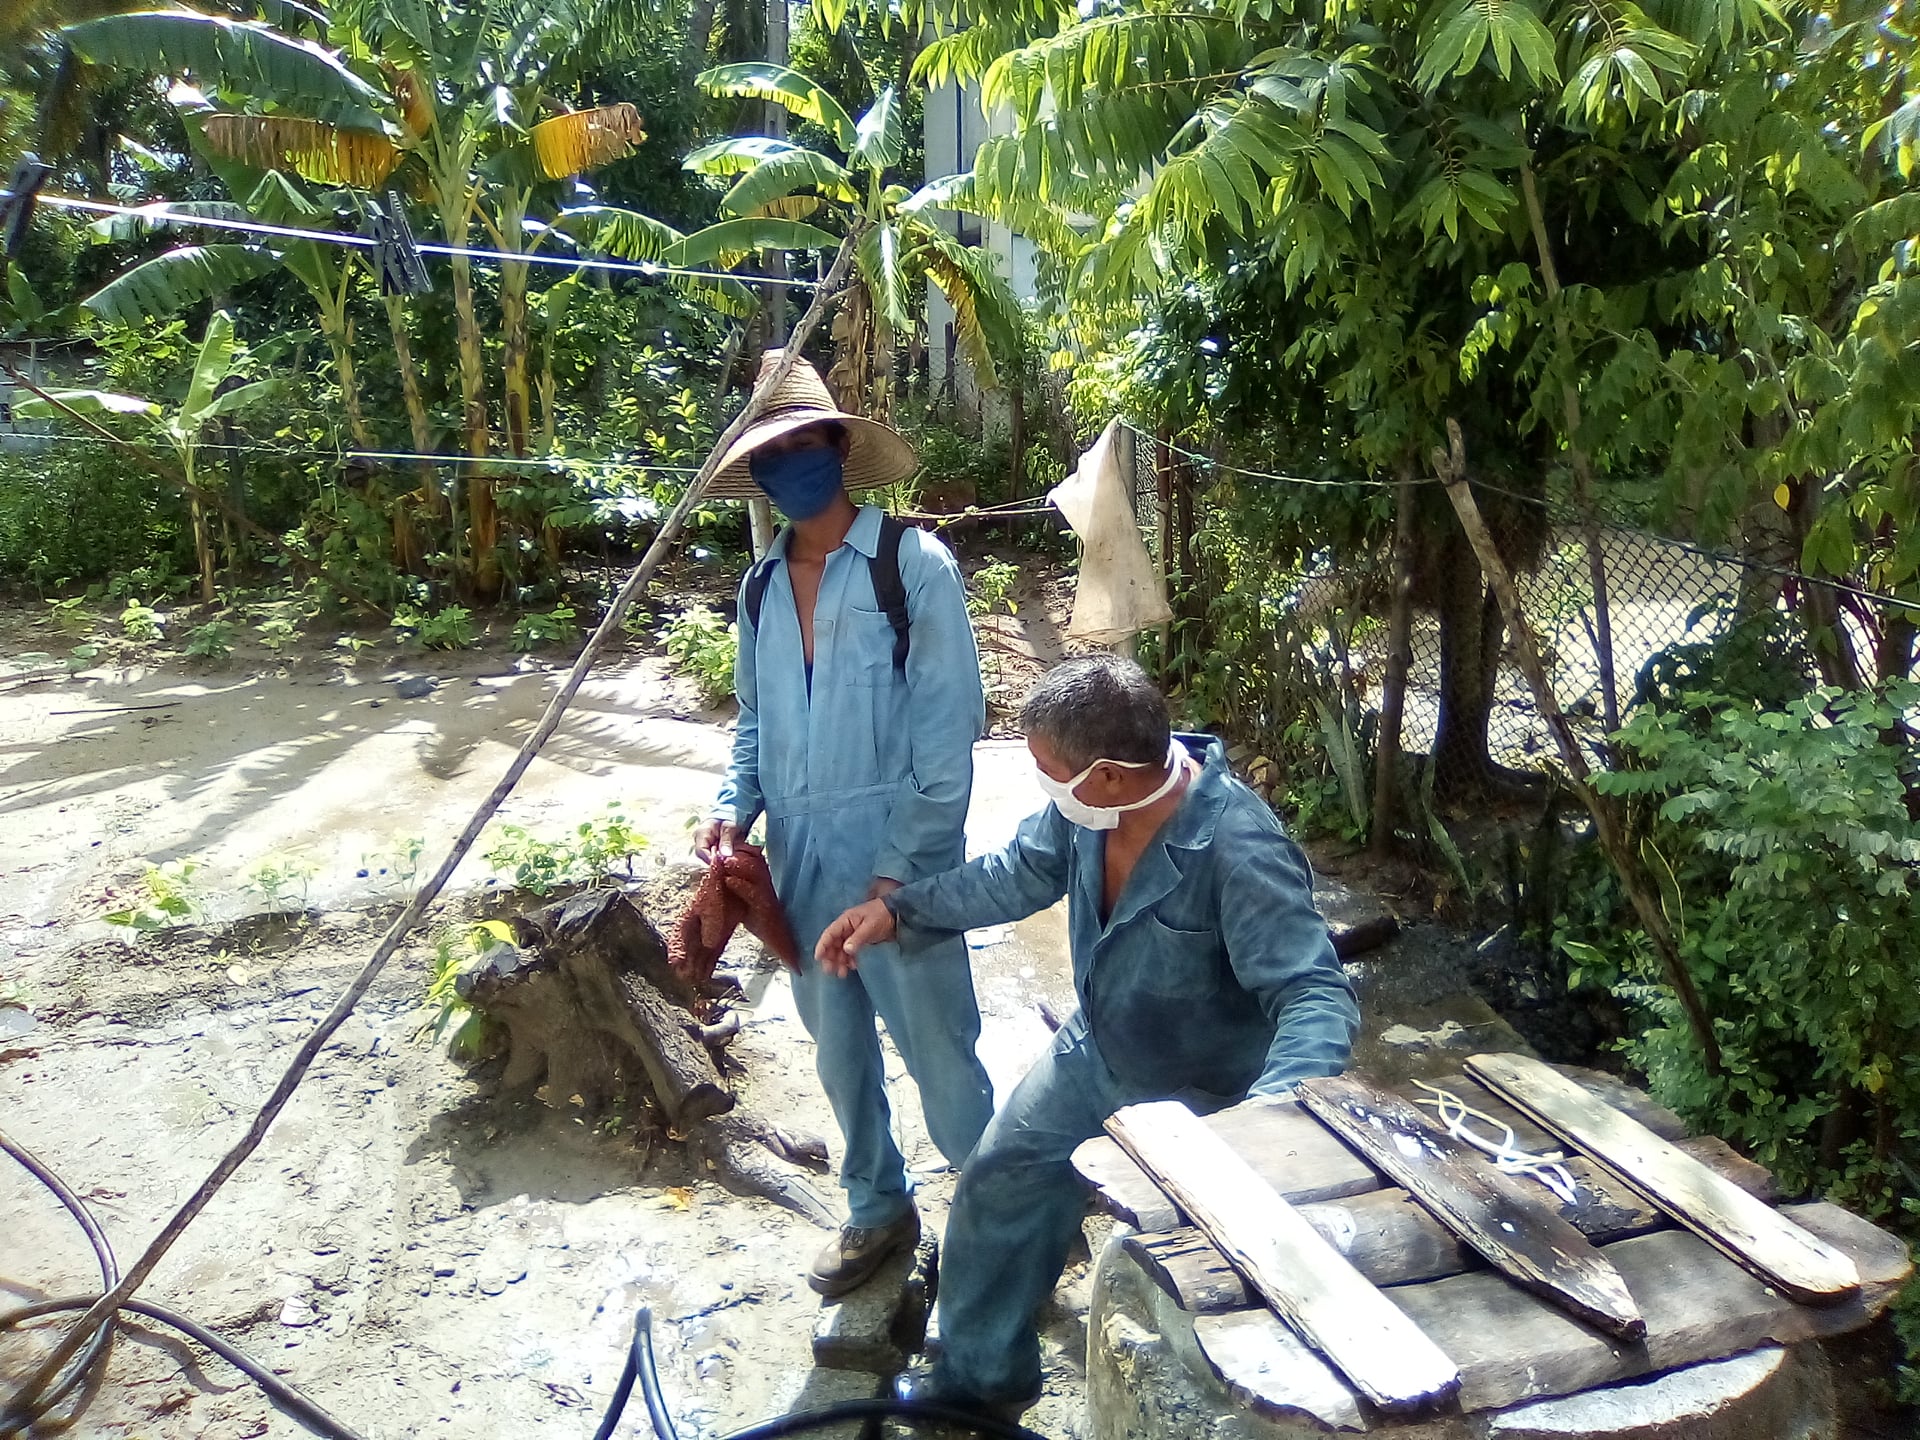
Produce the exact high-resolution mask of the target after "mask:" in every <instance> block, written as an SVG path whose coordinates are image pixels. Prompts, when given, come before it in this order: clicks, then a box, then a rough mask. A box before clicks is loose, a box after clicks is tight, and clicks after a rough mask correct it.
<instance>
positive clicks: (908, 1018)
mask: <svg viewBox="0 0 1920 1440" xmlns="http://www.w3.org/2000/svg"><path fill="white" fill-rule="evenodd" d="M816 909H818V910H820V911H821V913H819V914H813V913H808V912H810V911H813V910H816ZM827 909H831V910H832V913H831V914H827V913H825V911H826V910H827ZM839 914H840V910H839V909H838V908H833V907H816V906H811V905H807V904H804V903H801V904H793V905H789V906H788V916H789V918H790V919H791V920H792V921H793V928H794V932H795V938H797V939H798V940H799V942H800V952H801V963H802V967H803V968H802V970H801V972H800V974H798V975H796V976H795V977H794V980H793V995H794V1001H795V1003H796V1005H797V1006H798V1008H799V1011H800V1020H801V1023H802V1024H804V1025H805V1026H806V1027H807V1033H808V1034H809V1035H811V1036H812V1037H813V1039H814V1044H815V1047H816V1052H815V1065H816V1068H817V1069H818V1071H819V1074H820V1088H821V1089H823V1090H825V1091H826V1093H827V1103H828V1104H830V1105H831V1106H832V1107H833V1116H834V1119H835V1120H836V1121H837V1122H838V1123H839V1126H840V1137H841V1140H842V1141H843V1142H844V1143H843V1149H842V1151H841V1155H840V1185H841V1188H842V1189H844V1190H845V1191H846V1192H847V1212H848V1213H847V1223H848V1224H850V1225H859V1226H863V1227H867V1228H872V1227H875V1226H880V1225H885V1224H888V1223H889V1222H891V1221H894V1220H897V1219H899V1218H900V1217H901V1216H902V1215H904V1214H905V1213H906V1212H907V1208H908V1206H909V1205H910V1204H911V1203H912V1202H911V1201H910V1200H909V1199H908V1198H907V1164H906V1161H905V1159H904V1158H902V1156H901V1154H900V1148H899V1146H897V1145H895V1144H894V1143H893V1127H892V1123H891V1122H892V1113H893V1112H892V1110H891V1109H890V1108H889V1106H888V1104H887V1090H886V1072H885V1068H884V1060H883V1057H882V1055H881V1051H880V1036H879V1032H878V1030H877V1029H876V1028H875V1025H874V1016H875V1015H876V1014H877V1015H878V1016H879V1017H880V1018H881V1019H882V1020H885V1021H886V1022H887V1033H888V1034H889V1035H890V1036H892V1037H893V1043H894V1045H895V1047H896V1048H898V1050H899V1051H900V1058H901V1059H903V1060H904V1061H906V1063H907V1073H908V1074H909V1075H911V1076H913V1080H914V1084H916V1085H917V1086H919V1087H920V1108H921V1110H922V1112H923V1113H924V1114H925V1115H926V1119H927V1133H928V1134H929V1135H931V1136H932V1137H933V1143H934V1144H935V1145H937V1146H939V1147H940V1153H941V1154H942V1155H944V1156H946V1157H947V1160H948V1162H949V1163H951V1164H953V1165H955V1166H959V1165H961V1164H963V1163H965V1161H966V1159H967V1157H968V1156H969V1155H971V1154H972V1153H973V1149H974V1146H975V1145H976V1144H977V1143H978V1142H979V1139H980V1133H981V1132H982V1131H983V1130H985V1129H986V1128H987V1120H988V1118H989V1117H990V1116H991V1115H992V1114H993V1084H992V1082H991V1081H990V1080H989V1079H988V1078H987V1072H986V1067H985V1066H983V1065H982V1064H981V1063H980V1057H979V1055H978V1054H977V1053H976V1051H975V1043H976V1042H977V1041H978V1040H979V1038H980V1008H979V1005H978V1003H977V1001H976V1000H975V997H974V993H973V972H972V969H971V968H970V966H969V963H968V959H967V946H966V942H965V941H964V940H963V939H960V938H958V937H956V938H954V939H953V940H951V941H945V942H942V943H941V944H939V945H936V946H933V947H931V948H929V949H926V950H920V951H916V952H915V953H914V955H913V957H912V958H911V959H903V958H902V957H901V955H900V951H899V948H898V947H897V946H894V945H874V946H870V947H869V948H867V949H865V950H863V951H861V952H860V968H859V969H857V970H855V971H854V972H853V973H852V974H851V975H848V976H846V977H844V978H836V977H834V976H832V975H829V974H827V973H826V972H825V971H823V970H822V969H821V968H820V966H819V964H818V962H816V961H815V960H814V958H813V947H814V945H815V943H816V942H817V941H818V940H819V938H820V934H821V932H822V931H823V930H824V929H825V928H826V927H827V925H828V923H830V922H831V921H832V920H833V919H835V918H836V917H837V916H838V915H839Z"/></svg>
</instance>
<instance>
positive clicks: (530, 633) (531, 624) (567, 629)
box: [513, 605, 580, 650]
mask: <svg viewBox="0 0 1920 1440" xmlns="http://www.w3.org/2000/svg"><path fill="white" fill-rule="evenodd" d="M579 637H580V626H579V624H578V622H577V621H576V620H575V618H574V610H573V607H572V606H571V605H556V606H554V607H553V609H551V610H548V611H545V612H544V613H542V612H540V611H533V612H530V613H528V614H526V615H522V616H521V617H520V618H519V619H518V620H516V621H515V622H514V625H513V648H514V649H516V650H538V649H539V648H540V647H541V646H543V645H566V644H570V643H571V642H573V641H574V640H577V639H578V638H579Z"/></svg>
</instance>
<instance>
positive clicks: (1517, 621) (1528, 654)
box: [1433, 420, 1721, 1075]
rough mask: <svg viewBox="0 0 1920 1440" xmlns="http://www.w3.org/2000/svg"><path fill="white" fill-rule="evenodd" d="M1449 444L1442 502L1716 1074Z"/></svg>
mask: <svg viewBox="0 0 1920 1440" xmlns="http://www.w3.org/2000/svg"><path fill="white" fill-rule="evenodd" d="M1447 441H1448V445H1449V449H1448V450H1439V449H1436V450H1435V451H1434V452H1433V468H1434V472H1435V473H1436V474H1437V475H1439V476H1440V478H1441V480H1442V482H1444V484H1445V485H1446V487H1447V499H1449V500H1450V501H1452V502H1453V508H1454V513H1455V514H1457V515H1458V516H1459V517H1460V528H1461V529H1462V530H1464V531H1466V533H1467V540H1468V542H1469V543H1471V544H1472V546H1473V553H1474V554H1475V555H1476V556H1477V557H1478V558H1479V560H1480V568H1481V569H1482V570H1483V571H1485V572H1486V576H1487V583H1488V584H1489V585H1491V586H1492V587H1493V593H1494V597H1495V599H1496V600H1498V602H1499V605H1500V610H1501V613H1502V614H1503V615H1504V616H1505V617H1506V621H1507V632H1508V633H1509V634H1510V635H1511V636H1512V637H1513V648H1514V654H1515V658H1516V659H1518V661H1519V662H1520V671H1521V673H1522V674H1523V675H1525V676H1526V679H1527V687H1528V688H1529V689H1530V690H1532V691H1533V703H1534V705H1535V707H1536V708H1537V709H1538V710H1539V712H1540V718H1541V719H1542V720H1544V721H1545V722H1546V726H1547V731H1548V733H1549V734H1551V735H1552V736H1553V743H1554V747H1555V748H1556V749H1558V750H1559V752H1560V761H1561V763H1562V764H1563V765H1565V766H1566V767H1567V777H1568V783H1569V784H1571V785H1572V787H1573V790H1574V793H1575V794H1576V795H1578V796H1579V797H1580V801H1581V803H1582V804H1584V805H1585V806H1586V807H1587V811H1588V813H1589V814H1591V815H1592V816H1593V824H1594V829H1595V830H1596V831H1597V832H1598V834H1599V837H1600V848H1601V849H1603V850H1604V851H1606V854H1607V859H1609V860H1610V861H1612V862H1613V868H1614V871H1615V872H1616V873H1617V874H1618V875H1619V876H1620V884H1621V887H1622V888H1623V889H1625V891H1626V892H1627V898H1628V899H1629V900H1630V901H1632V903H1633V909H1634V913H1635V914H1636V915H1638V916H1639V917H1640V924H1641V927H1642V928H1643V929H1644V930H1645V931H1646V932H1647V938H1648V939H1649V940H1651V941H1653V948H1654V949H1655V950H1656V951H1657V952H1658V953H1659V956H1660V962H1661V965H1662V967H1663V968H1664V969H1665V970H1666V973H1667V981H1668V983H1669V984H1671V985H1672V986H1673V990H1674V993H1675V994H1676V995H1677V996H1679V998H1680V1005H1681V1008H1682V1009H1684V1010H1685V1011H1686V1013H1687V1023H1688V1024H1689V1025H1690V1026H1691V1027H1692V1029H1693V1036H1694V1039H1695V1040H1696V1041H1698V1042H1699V1045H1700V1050H1701V1053H1702V1054H1703V1055H1704V1056H1705V1058H1706V1062H1707V1069H1708V1070H1710V1071H1712V1072H1713V1073H1714V1074H1716V1075H1718V1074H1720V1073H1721V1064H1720V1042H1719V1041H1718V1040H1717V1039H1715V1038H1714V1033H1713V1022H1712V1020H1710V1019H1709V1018H1708V1016H1707V1009H1706V1006H1705V1004H1703V1003H1702V1001H1701V999H1700V992H1699V990H1697V989H1696V988H1695V987H1694V983H1693V977H1692V976H1691V975H1689V974H1688V973H1687V968H1686V964H1685V962H1684V961H1682V959H1681V958H1680V947H1679V946H1678V944H1676V943H1675V941H1674V938H1673V929H1672V927H1671V926H1670V925H1669V924H1668V923H1667V916H1666V912H1665V911H1664V910H1662V909H1661V908H1660V894H1659V891H1658V889H1657V888H1656V887H1655V885H1654V883H1653V881H1652V880H1651V878H1649V876H1648V875H1647V873H1646V870H1645V868H1644V867H1643V866H1642V865H1641V863H1640V859H1639V856H1637V855H1636V854H1635V853H1634V851H1633V847H1632V846H1631V845H1629V844H1628V843H1627V834H1626V827H1625V825H1624V824H1623V823H1622V821H1621V818H1620V813H1619V811H1618V809H1617V808H1616V807H1615V806H1614V804H1613V801H1612V797H1610V796H1606V795H1602V794H1601V793H1600V792H1599V791H1598V790H1595V789H1594V788H1593V782H1592V775H1593V770H1592V767H1591V766H1589V765H1588V764H1587V757H1586V756H1585V754H1583V753H1582V752H1581V749H1580V742H1579V740H1578V739H1577V738H1576V737H1575V736H1574V733H1573V727H1572V726H1571V725H1569V724H1568V723H1567V717H1566V715H1565V714H1563V713H1562V712H1561V709H1560V703H1559V701H1557V700H1556V699H1555V698H1554V695H1553V687H1552V686H1551V685H1550V684H1548V683H1547V667H1546V666H1545V665H1544V664H1542V663H1541V660H1540V647H1539V645H1538V643H1537V642H1536V641H1535V640H1534V636H1533V627H1532V626H1531V625H1530V624H1528V623H1527V617H1526V614H1525V613H1524V612H1523V611H1522V610H1521V608H1520V595H1519V592H1518V591H1516V590H1515V589H1514V587H1513V576H1512V575H1511V574H1509V573H1508V571H1507V563H1506V561H1504V560H1502V559H1501V558H1500V552H1499V550H1498V549H1496V548H1495V547H1494V543H1493V536H1492V535H1491V534H1489V533H1488V531H1487V522H1486V521H1485V519H1483V518H1482V517H1481V514H1480V506H1479V503H1478V502H1477V501H1475V499H1474V498H1473V491H1472V490H1471V489H1470V488H1469V487H1468V485H1467V481H1466V470H1467V447H1466V443H1465V441H1463V440H1462V439H1461V436H1460V426H1459V425H1458V424H1457V423H1456V422H1455V421H1453V420H1448V421H1447Z"/></svg>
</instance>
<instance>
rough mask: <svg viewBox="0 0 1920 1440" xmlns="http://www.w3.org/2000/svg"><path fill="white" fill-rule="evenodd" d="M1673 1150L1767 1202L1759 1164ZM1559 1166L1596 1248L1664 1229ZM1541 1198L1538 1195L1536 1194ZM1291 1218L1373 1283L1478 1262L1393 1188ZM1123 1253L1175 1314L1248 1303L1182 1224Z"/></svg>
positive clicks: (1211, 1252)
mask: <svg viewBox="0 0 1920 1440" xmlns="http://www.w3.org/2000/svg"><path fill="white" fill-rule="evenodd" d="M1115 1148H1116V1150H1117V1149H1118V1147H1115ZM1680 1148H1681V1149H1683V1150H1685V1151H1686V1152H1687V1153H1688V1154H1690V1155H1692V1156H1693V1157H1694V1158H1695V1159H1697V1160H1700V1161H1701V1162H1702V1163H1703V1164H1705V1165H1707V1166H1709V1167H1710V1168H1712V1169H1714V1170H1716V1171H1718V1172H1719V1173H1720V1174H1722V1175H1724V1176H1726V1177H1727V1179H1729V1180H1731V1181H1733V1182H1734V1183H1735V1184H1736V1185H1738V1186H1740V1188H1741V1189H1743V1190H1745V1191H1746V1192H1747V1193H1748V1194H1750V1195H1756V1196H1758V1197H1759V1198H1760V1199H1762V1200H1770V1199H1771V1198H1772V1197H1773V1193H1774V1184H1773V1176H1772V1175H1771V1174H1770V1173H1769V1172H1768V1171H1767V1170H1766V1169H1764V1168H1763V1167H1762V1166H1759V1165H1756V1164H1754V1163H1753V1162H1752V1161H1751V1160H1747V1159H1743V1158H1742V1157H1741V1156H1739V1155H1736V1154H1734V1152H1733V1150H1732V1148H1731V1147H1729V1146H1728V1145H1727V1144H1726V1142H1724V1141H1722V1140H1718V1139H1714V1138H1711V1137H1709V1136H1696V1137H1694V1138H1692V1139H1688V1140H1683V1141H1681V1142H1680ZM1120 1158H1121V1159H1122V1160H1123V1161H1125V1163H1126V1164H1127V1165H1128V1166H1129V1167H1130V1168H1131V1169H1132V1170H1133V1174H1134V1177H1135V1179H1136V1181H1137V1183H1138V1184H1139V1185H1140V1186H1142V1187H1151V1188H1152V1190H1153V1191H1154V1193H1155V1194H1160V1193H1161V1192H1160V1187H1159V1186H1157V1185H1154V1184H1153V1182H1152V1181H1151V1180H1149V1179H1147V1177H1146V1175H1145V1174H1144V1173H1143V1172H1142V1171H1141V1170H1140V1169H1139V1167H1138V1166H1136V1165H1134V1164H1133V1162H1132V1161H1131V1160H1126V1157H1125V1155H1124V1153H1122V1154H1121V1155H1120ZM1566 1166H1567V1174H1568V1175H1570V1176H1571V1177H1572V1178H1573V1184H1574V1194H1575V1198H1574V1203H1573V1204H1572V1205H1563V1206H1561V1207H1560V1214H1561V1215H1562V1216H1563V1217H1564V1218H1565V1219H1567V1220H1569V1221H1571V1222H1572V1224H1573V1227H1574V1228H1575V1229H1576V1230H1578V1231H1579V1232H1580V1233H1581V1234H1583V1235H1585V1236H1586V1237H1587V1239H1589V1240H1591V1241H1593V1242H1594V1243H1595V1244H1597V1245H1605V1244H1609V1243H1611V1242H1613V1241H1616V1240H1626V1239H1630V1238H1632V1237H1633V1236H1635V1235H1645V1234H1648V1233H1650V1232H1652V1231H1654V1230H1659V1229H1663V1228H1665V1227H1667V1226H1669V1225H1671V1224H1672V1223H1673V1222H1672V1221H1670V1220H1669V1219H1667V1217H1666V1216H1665V1215H1663V1214H1662V1213H1661V1212H1660V1211H1659V1210H1657V1209H1655V1208H1654V1207H1653V1206H1651V1205H1649V1204H1647V1203H1646V1202H1645V1201H1644V1200H1642V1199H1641V1198H1640V1197H1639V1196H1638V1195H1635V1194H1634V1193H1633V1192H1632V1191H1631V1190H1629V1189H1628V1188H1627V1187H1626V1186H1624V1185H1622V1184H1620V1182H1619V1181H1617V1180H1615V1179H1613V1178H1612V1177H1611V1176H1610V1175H1608V1174H1606V1172H1604V1171H1602V1170H1598V1169H1596V1168H1595V1167H1593V1166H1592V1165H1590V1164H1588V1162H1586V1161H1585V1160H1580V1159H1573V1160H1569V1161H1567V1162H1566ZM1540 1193H1541V1194H1542V1195H1543V1196H1545V1195H1547V1191H1545V1190H1544V1189H1543V1190H1542V1191H1541V1192H1540ZM1160 1203H1161V1204H1162V1205H1164V1206H1165V1207H1166V1209H1168V1210H1169V1211H1172V1212H1174V1213H1175V1214H1176V1215H1177V1214H1178V1209H1177V1207H1176V1206H1175V1205H1174V1204H1173V1202H1172V1201H1170V1200H1167V1199H1166V1198H1165V1196H1164V1195H1162V1196H1161V1202H1160ZM1299 1210H1300V1213H1301V1215H1302V1216H1304V1217H1305V1218H1306V1221H1307V1223H1308V1224H1310V1225H1312V1226H1313V1228H1314V1229H1316V1230H1318V1231H1319V1232H1320V1233H1321V1234H1322V1235H1324V1236H1326V1237H1327V1240H1328V1241H1329V1242H1330V1243H1331V1244H1332V1245H1333V1247H1334V1248H1335V1249H1336V1250H1338V1251H1339V1252H1340V1253H1341V1254H1343V1255H1345V1256H1346V1257H1347V1259H1349V1260H1351V1261H1352V1262H1353V1266H1354V1268H1355V1269H1356V1270H1358V1271H1359V1272H1360V1273H1361V1274H1362V1275H1364V1276H1366V1277H1367V1278H1368V1279H1369V1280H1371V1281H1373V1283H1374V1284H1376V1285H1407V1284H1413V1283H1417V1282H1419V1281H1422V1280H1438V1279H1441V1278H1443V1277H1444V1276H1447V1275H1458V1274H1460V1273H1461V1272H1462V1271H1463V1270H1472V1269H1475V1268H1477V1267H1478V1266H1479V1264H1480V1259H1479V1257H1478V1256H1477V1255H1475V1254H1474V1253H1473V1252H1472V1251H1471V1250H1469V1249H1467V1248H1466V1247H1465V1246H1463V1245H1461V1244H1460V1243H1459V1242H1458V1241H1456V1240H1455V1239H1454V1237H1453V1235H1452V1234H1451V1233H1449V1232H1448V1231H1447V1229H1446V1227H1444V1226H1443V1225H1441V1224H1440V1222H1439V1221H1438V1220H1436V1219H1434V1218H1433V1217H1432V1216H1431V1215H1429V1214H1428V1213H1427V1212H1426V1211H1425V1210H1423V1209H1422V1208H1421V1207H1420V1206H1419V1205H1417V1204H1415V1203H1414V1202H1413V1200H1412V1198H1411V1197H1410V1196H1408V1194H1407V1192H1406V1191H1404V1190H1402V1189H1400V1187H1399V1186H1397V1185H1396V1186H1391V1187H1389V1188H1387V1189H1384V1190H1374V1191H1370V1192H1368V1193H1367V1194H1364V1195H1352V1196H1348V1197H1347V1198H1345V1199H1340V1200H1324V1201H1319V1202H1316V1203H1314V1204H1311V1205H1302V1206H1300V1207H1299ZM1129 1223H1131V1222H1129ZM1136 1228H1142V1229H1144V1227H1136ZM1126 1246H1127V1249H1128V1250H1130V1251H1132V1252H1133V1253H1134V1255H1135V1256H1136V1258H1138V1259H1139V1261H1140V1263H1141V1264H1142V1265H1143V1266H1144V1267H1145V1268H1146V1270H1147V1272H1148V1273H1149V1274H1150V1275H1152V1276H1153V1277H1154V1279H1155V1280H1156V1281H1158V1282H1159V1284H1160V1285H1161V1286H1162V1288H1164V1289H1165V1290H1166V1291H1167V1293H1168V1294H1169V1295H1171V1296H1173V1298H1174V1299H1176V1300H1178V1301H1179V1302H1180V1304H1181V1307H1182V1308H1183V1309H1185V1310H1188V1311H1190V1312H1191V1313H1193V1314H1195V1315H1204V1314H1212V1313H1215V1312H1217V1311H1222V1310H1239V1309H1243V1308H1245V1307H1246V1306H1248V1305H1250V1304H1252V1303H1254V1302H1253V1301H1252V1300H1250V1299H1249V1298H1248V1297H1247V1290H1246V1286H1245V1285H1244V1284H1243V1283H1242V1282H1241V1280H1240V1277H1239V1275H1238V1274H1236V1273H1235V1271H1234V1268H1233V1267H1232V1266H1231V1265H1229V1264H1227V1262H1226V1260H1225V1259H1224V1258H1223V1257H1222V1256H1221V1254H1220V1252H1219V1251H1218V1250H1216V1249H1214V1248H1213V1246H1211V1245H1209V1244H1208V1243H1207V1240H1206V1237H1205V1236H1204V1235H1202V1234H1201V1233H1200V1232H1199V1231H1197V1230H1195V1229H1193V1228H1192V1227H1191V1226H1189V1225H1185V1224H1182V1225H1180V1226H1179V1228H1177V1229H1168V1230H1162V1231H1159V1232H1147V1233H1142V1234H1139V1235H1133V1236H1130V1237H1128V1239H1127V1241H1126Z"/></svg>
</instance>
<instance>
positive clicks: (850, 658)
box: [840, 605, 893, 686]
mask: <svg viewBox="0 0 1920 1440" xmlns="http://www.w3.org/2000/svg"><path fill="white" fill-rule="evenodd" d="M844 614H845V617H846V618H845V619H844V621H843V622H842V625H841V635H840V644H841V647H842V650H843V652H844V664H843V666H842V674H843V676H844V678H845V679H846V682H847V683H848V684H849V685H869V686H878V685H891V684H892V683H893V625H892V623H891V622H890V621H889V620H888V619H887V616H886V612H885V611H884V610H868V609H865V608H863V607H861V606H859V605H849V606H848V607H847V608H846V610H845V612H844Z"/></svg>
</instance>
